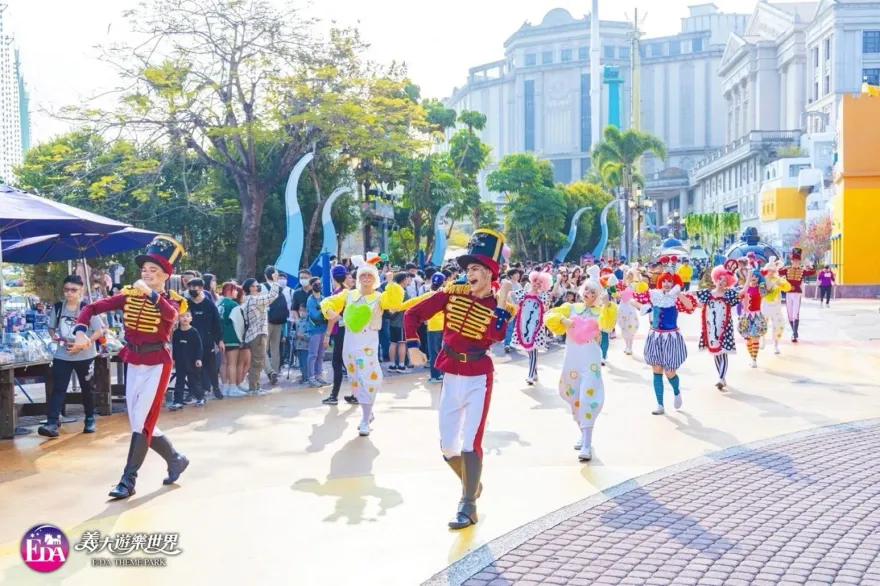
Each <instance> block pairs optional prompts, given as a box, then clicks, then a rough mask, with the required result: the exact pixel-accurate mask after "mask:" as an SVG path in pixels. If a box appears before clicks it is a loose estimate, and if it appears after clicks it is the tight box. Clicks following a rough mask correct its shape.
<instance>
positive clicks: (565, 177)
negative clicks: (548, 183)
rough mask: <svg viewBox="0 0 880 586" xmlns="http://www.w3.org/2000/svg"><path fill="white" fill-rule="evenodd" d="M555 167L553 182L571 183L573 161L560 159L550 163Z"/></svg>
mask: <svg viewBox="0 0 880 586" xmlns="http://www.w3.org/2000/svg"><path fill="white" fill-rule="evenodd" d="M550 165H551V166H552V167H553V181H555V182H556V183H565V184H568V183H571V159H559V160H558V161H550Z"/></svg>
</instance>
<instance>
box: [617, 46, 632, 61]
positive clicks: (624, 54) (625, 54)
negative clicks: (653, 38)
mask: <svg viewBox="0 0 880 586" xmlns="http://www.w3.org/2000/svg"><path fill="white" fill-rule="evenodd" d="M618 54H619V55H620V58H621V59H629V47H621V48H620V52H619V53H618Z"/></svg>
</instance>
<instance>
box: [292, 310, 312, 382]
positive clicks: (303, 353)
mask: <svg viewBox="0 0 880 586" xmlns="http://www.w3.org/2000/svg"><path fill="white" fill-rule="evenodd" d="M295 327H296V332H295V333H294V342H293V344H294V346H293V347H294V350H295V351H296V359H297V360H298V361H299V369H300V372H301V373H302V377H301V378H300V379H299V383H300V384H306V383H307V382H309V379H311V375H310V374H309V337H310V334H309V316H308V315H307V314H306V307H305V305H300V306H299V317H298V318H297V320H296V326H295Z"/></svg>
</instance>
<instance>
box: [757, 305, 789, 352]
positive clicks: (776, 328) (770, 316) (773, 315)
mask: <svg viewBox="0 0 880 586" xmlns="http://www.w3.org/2000/svg"><path fill="white" fill-rule="evenodd" d="M761 312H762V313H763V314H764V316H765V317H766V318H767V321H768V322H770V323H769V324H768V325H769V326H770V327H768V328H767V332H768V333H769V332H771V331H772V332H773V340H774V341H775V342H778V341H779V340H781V339H782V335H783V334H784V333H785V316H784V315H783V313H782V303H781V301H776V302H775V303H768V302H767V301H765V302H764V303H763V304H762V305H761Z"/></svg>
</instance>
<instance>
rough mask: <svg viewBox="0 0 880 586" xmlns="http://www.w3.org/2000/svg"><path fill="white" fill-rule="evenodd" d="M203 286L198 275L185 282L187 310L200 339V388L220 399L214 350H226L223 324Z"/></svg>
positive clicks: (218, 374) (220, 393)
mask: <svg viewBox="0 0 880 586" xmlns="http://www.w3.org/2000/svg"><path fill="white" fill-rule="evenodd" d="M204 286H205V283H204V281H203V280H202V279H200V278H198V277H196V278H193V279H190V281H189V283H188V284H187V289H188V291H189V312H190V313H191V314H192V327H193V328H195V329H196V331H197V332H198V333H199V336H200V337H201V339H202V350H203V355H202V358H201V360H202V367H201V369H202V370H201V377H202V388H203V389H205V390H206V391H207V390H208V389H212V390H213V392H214V398H216V399H222V398H223V393H222V392H220V373H219V371H218V369H217V354H216V351H218V350H219V351H220V352H223V351H225V350H226V348H225V346H224V344H223V326H222V324H221V323H220V312H219V311H218V309H217V306H216V305H214V302H213V301H211V300H210V299H209V298H208V297H207V296H206V295H205V290H204Z"/></svg>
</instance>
